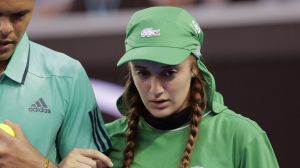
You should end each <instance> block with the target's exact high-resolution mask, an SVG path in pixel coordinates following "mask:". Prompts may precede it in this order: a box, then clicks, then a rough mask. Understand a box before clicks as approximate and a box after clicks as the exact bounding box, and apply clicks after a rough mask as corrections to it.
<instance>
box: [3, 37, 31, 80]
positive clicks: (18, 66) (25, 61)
mask: <svg viewBox="0 0 300 168" xmlns="http://www.w3.org/2000/svg"><path fill="white" fill-rule="evenodd" d="M29 54H30V48H29V39H28V36H27V34H26V33H25V34H24V35H23V37H22V39H21V41H20V42H19V44H18V45H17V47H16V50H15V51H14V53H13V55H12V56H11V59H10V61H9V63H8V65H7V67H6V70H5V71H4V74H5V75H6V76H7V77H9V78H10V79H12V80H14V81H15V82H18V83H20V84H24V82H25V78H26V75H27V72H28V67H29Z"/></svg>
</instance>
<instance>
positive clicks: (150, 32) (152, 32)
mask: <svg viewBox="0 0 300 168" xmlns="http://www.w3.org/2000/svg"><path fill="white" fill-rule="evenodd" d="M152 36H160V29H154V28H152V27H151V28H145V29H144V30H143V31H142V32H141V37H152Z"/></svg>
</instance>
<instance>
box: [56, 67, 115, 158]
mask: <svg viewBox="0 0 300 168" xmlns="http://www.w3.org/2000/svg"><path fill="white" fill-rule="evenodd" d="M74 73H75V74H74V78H73V79H72V84H71V86H70V88H69V92H70V93H69V95H70V97H69V100H68V101H69V102H68V103H67V104H68V107H67V111H66V113H65V117H64V121H63V123H62V126H61V128H60V130H59V133H58V135H57V142H56V144H57V148H58V152H59V155H60V157H61V158H64V157H65V156H66V155H67V154H68V153H69V152H70V151H71V150H72V149H73V148H75V147H76V148H91V149H98V150H99V151H101V152H105V151H107V150H108V149H109V148H110V146H111V142H110V139H109V137H108V134H107V131H106V129H105V125H104V121H103V118H102V115H101V112H100V110H99V108H98V105H97V102H96V98H95V95H94V92H93V89H92V86H91V84H90V80H89V78H88V76H87V74H86V72H85V70H84V69H83V67H82V65H81V64H80V63H79V62H77V64H76V70H75V72H74Z"/></svg>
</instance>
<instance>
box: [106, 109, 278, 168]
mask: <svg viewBox="0 0 300 168" xmlns="http://www.w3.org/2000/svg"><path fill="white" fill-rule="evenodd" d="M106 126H107V129H108V132H109V135H110V137H111V139H112V149H111V153H110V155H109V157H110V158H111V159H112V161H113V163H114V167H116V168H119V167H122V166H121V165H122V161H123V149H124V148H125V143H126V142H125V139H124V136H125V134H126V129H127V119H126V118H121V119H118V120H116V121H114V122H112V123H109V124H107V125H106ZM199 128H200V134H199V137H198V139H197V141H196V144H195V147H194V149H193V153H192V159H191V165H190V167H191V168H200V167H201V168H223V167H224V168H278V167H279V166H278V164H277V161H276V157H275V155H274V152H273V149H272V147H271V145H270V142H269V140H268V138H267V135H266V133H265V132H264V131H263V130H262V129H261V128H260V127H259V126H258V125H257V124H256V123H255V122H253V121H251V120H250V119H248V118H245V117H243V116H241V115H238V114H236V113H234V112H232V111H230V110H228V109H227V110H224V111H223V112H222V113H218V114H217V113H213V112H210V113H207V114H206V116H205V117H204V118H203V119H202V122H201V124H200V126H199ZM188 131H189V127H187V126H185V127H182V128H178V129H176V130H170V131H162V130H157V129H155V128H152V127H151V126H149V125H148V124H147V123H146V122H145V121H144V120H143V119H142V118H141V120H140V122H139V125H138V132H139V136H138V140H137V142H138V145H137V150H136V152H135V156H134V160H133V163H132V165H131V166H130V167H131V168H153V167H159V168H175V167H177V165H178V162H179V161H180V159H181V157H182V153H183V150H184V149H185V144H186V142H187V135H188Z"/></svg>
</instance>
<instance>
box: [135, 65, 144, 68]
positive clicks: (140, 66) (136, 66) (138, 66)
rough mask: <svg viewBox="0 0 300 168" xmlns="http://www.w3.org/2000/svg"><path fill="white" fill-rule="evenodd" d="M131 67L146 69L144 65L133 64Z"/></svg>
mask: <svg viewBox="0 0 300 168" xmlns="http://www.w3.org/2000/svg"><path fill="white" fill-rule="evenodd" d="M133 68H136V69H146V67H144V66H142V65H133Z"/></svg>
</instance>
